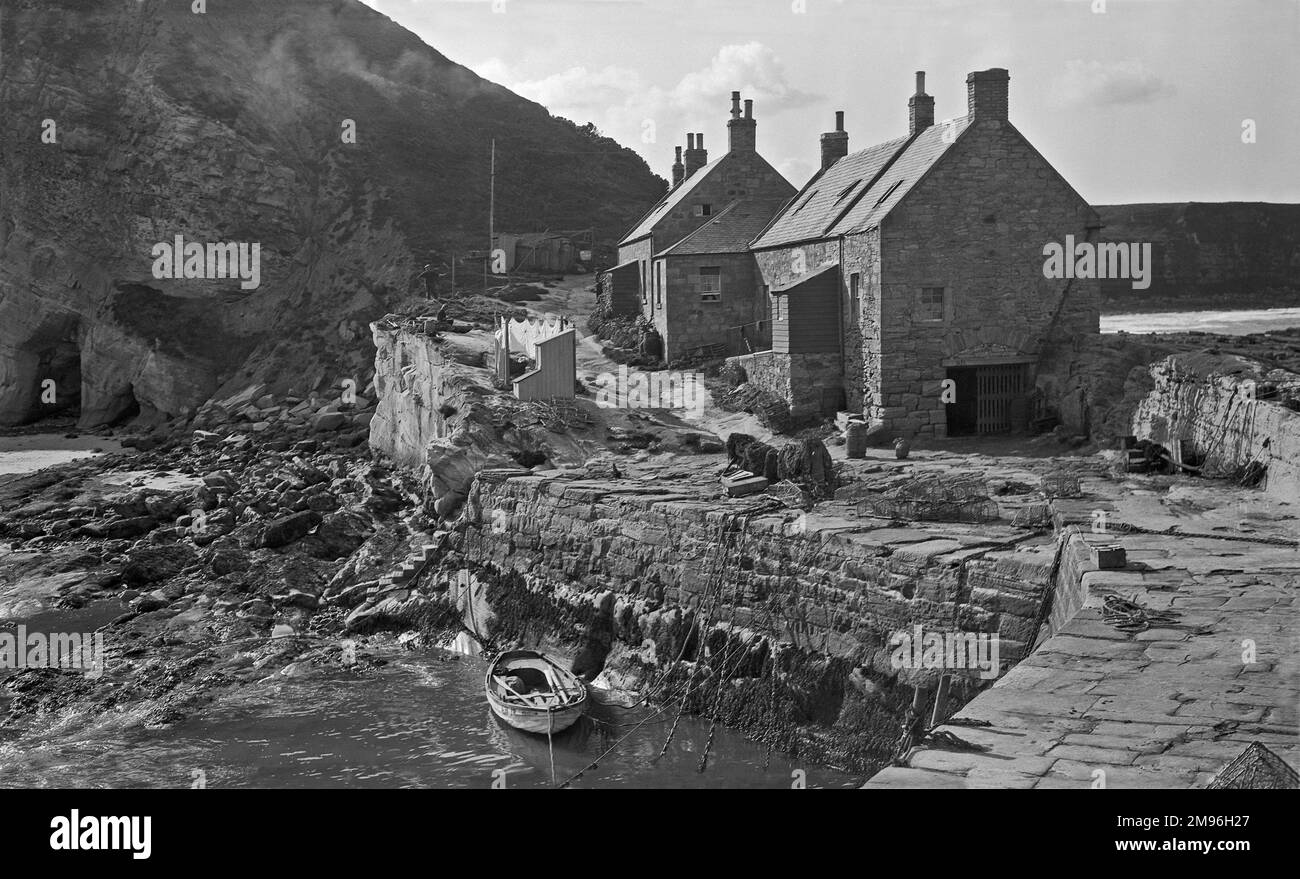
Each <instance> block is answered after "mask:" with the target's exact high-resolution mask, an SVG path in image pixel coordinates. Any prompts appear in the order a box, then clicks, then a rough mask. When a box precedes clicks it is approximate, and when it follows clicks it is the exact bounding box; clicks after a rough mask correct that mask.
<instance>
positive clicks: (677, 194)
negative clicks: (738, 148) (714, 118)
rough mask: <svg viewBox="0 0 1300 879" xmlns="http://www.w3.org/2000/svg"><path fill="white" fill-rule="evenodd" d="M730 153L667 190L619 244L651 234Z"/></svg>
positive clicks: (628, 242)
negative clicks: (674, 187)
mask: <svg viewBox="0 0 1300 879" xmlns="http://www.w3.org/2000/svg"><path fill="white" fill-rule="evenodd" d="M730 155H731V153H724V154H723V155H722V156H720V157H719V158H716V159H714V160H713V161H712V162H709V164H707V165H705V166H704V167H703V168H700V169H699V170H698V171H696V172H695V173H694V174H692V175H691V176H690V177H687V178H686V179H685V180H683V181H682V183H681V185H680V186H678V187H677V188H676V189H673V190H670V191H669V192H667V193H666V194H665V195H664V197H663V198H661V199H660V200H659V201H658V202H656V203H655V206H654V207H652V208H650V210H648V211H646V213H645V215H644V216H643V217H641V219H640V220H637V224H636V226H634V227H633V229H632V231H631V232H628V233H627V234H626V235H624V236H623V240H622V241H620V242H619V246H620V247H622V246H623V245H624V244H630V243H631V242H633V241H637V240H639V239H641V238H644V237H646V236H647V235H649V234H650V233H651V232H652V231H653V230H654V227H655V224H657V223H658V222H659V221H660V220H662V219H663V218H664V217H666V216H668V215H669V214H671V213H672V212H673V210H674V209H675V208H676V207H677V206H678V205H679V204H681V203H682V201H684V200H685V199H686V197H687V196H689V195H690V194H691V192H692V190H694V189H695V187H697V186H699V185H700V184H701V183H703V182H704V178H706V177H708V176H709V175H710V174H712V173H713V172H714V171H716V170H718V166H719V165H721V164H722V163H723V162H725V161H727V157H728V156H730Z"/></svg>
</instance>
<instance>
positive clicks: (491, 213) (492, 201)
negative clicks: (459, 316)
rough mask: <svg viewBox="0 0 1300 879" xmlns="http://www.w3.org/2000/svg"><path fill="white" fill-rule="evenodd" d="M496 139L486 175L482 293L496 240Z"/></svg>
mask: <svg viewBox="0 0 1300 879" xmlns="http://www.w3.org/2000/svg"><path fill="white" fill-rule="evenodd" d="M496 210H497V139H496V138H495V137H494V138H492V170H491V172H490V174H489V176H488V249H487V259H485V260H483V295H484V296H486V295H487V291H488V269H489V268H490V266H491V265H492V243H493V242H494V241H495V240H496Z"/></svg>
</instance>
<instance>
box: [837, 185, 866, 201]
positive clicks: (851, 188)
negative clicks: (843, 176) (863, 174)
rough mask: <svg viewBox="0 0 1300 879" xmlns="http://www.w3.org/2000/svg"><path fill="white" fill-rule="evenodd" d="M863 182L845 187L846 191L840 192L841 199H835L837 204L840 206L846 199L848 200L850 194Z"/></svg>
mask: <svg viewBox="0 0 1300 879" xmlns="http://www.w3.org/2000/svg"><path fill="white" fill-rule="evenodd" d="M861 182H862V181H861V180H854V181H853V182H852V183H850V184H849V185H848V186H846V187H844V189H843V190H842V191H841V192H840V197H839V198H837V199H835V203H836V204H839V203H840V202H842V201H844V199H846V198H848V195H849V193H850V192H852V191H853V190H855V189H857V188H858V184H859V183H861Z"/></svg>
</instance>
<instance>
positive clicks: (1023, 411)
mask: <svg viewBox="0 0 1300 879" xmlns="http://www.w3.org/2000/svg"><path fill="white" fill-rule="evenodd" d="M1026 374H1027V368H1026V365H1025V364H1023V363H998V364H990V365H988V366H965V367H959V368H951V369H949V370H948V378H950V379H952V381H953V382H954V383H955V385H956V387H955V392H956V395H957V401H956V402H955V403H948V404H946V405H945V409H946V410H947V412H946V414H947V418H948V436H973V435H976V434H989V433H1011V432H1013V431H1016V430H1023V429H1024V428H1025V422H1026V418H1027V399H1026V398H1027V395H1026V391H1025V388H1026V386H1027V384H1028V382H1027V381H1026Z"/></svg>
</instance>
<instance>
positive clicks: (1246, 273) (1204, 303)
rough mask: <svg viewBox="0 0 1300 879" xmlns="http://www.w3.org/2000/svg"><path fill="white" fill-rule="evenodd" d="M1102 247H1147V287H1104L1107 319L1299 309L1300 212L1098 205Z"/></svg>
mask: <svg viewBox="0 0 1300 879" xmlns="http://www.w3.org/2000/svg"><path fill="white" fill-rule="evenodd" d="M1097 212H1098V213H1099V214H1100V215H1101V221H1102V224H1103V229H1102V234H1101V237H1102V240H1103V241H1113V242H1140V243H1150V244H1151V252H1152V259H1153V261H1154V263H1155V266H1154V271H1153V273H1152V279H1151V287H1150V289H1147V290H1134V289H1133V287H1132V283H1131V282H1130V281H1126V280H1112V281H1103V282H1102V309H1103V311H1108V312H1124V311H1142V310H1148V309H1149V310H1152V311H1164V310H1169V311H1174V310H1180V309H1187V308H1270V307H1282V306H1288V307H1294V306H1297V305H1300V205H1293V204H1262V203H1247V202H1226V203H1222V204H1195V203H1192V204H1123V205H1097Z"/></svg>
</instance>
